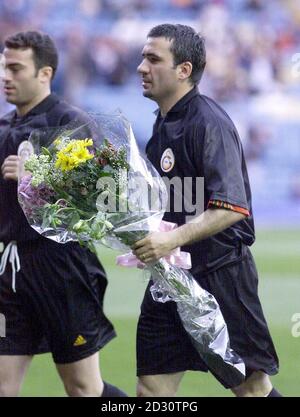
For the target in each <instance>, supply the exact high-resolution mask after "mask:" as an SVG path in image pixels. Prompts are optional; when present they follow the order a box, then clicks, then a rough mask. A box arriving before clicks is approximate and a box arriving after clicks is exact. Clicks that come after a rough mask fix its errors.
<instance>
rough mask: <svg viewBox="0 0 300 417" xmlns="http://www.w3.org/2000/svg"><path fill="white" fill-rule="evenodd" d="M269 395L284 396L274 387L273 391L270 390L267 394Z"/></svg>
mask: <svg viewBox="0 0 300 417" xmlns="http://www.w3.org/2000/svg"><path fill="white" fill-rule="evenodd" d="M267 397H282V395H280V394H279V392H278V391H276V389H275V388H273V389H272V391H271V392H270V394H269V395H267Z"/></svg>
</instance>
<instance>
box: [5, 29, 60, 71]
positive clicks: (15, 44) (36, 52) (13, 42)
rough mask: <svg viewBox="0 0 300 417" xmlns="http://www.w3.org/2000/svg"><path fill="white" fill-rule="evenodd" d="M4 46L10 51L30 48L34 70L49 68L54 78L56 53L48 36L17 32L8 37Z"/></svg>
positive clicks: (56, 61) (38, 33)
mask: <svg viewBox="0 0 300 417" xmlns="http://www.w3.org/2000/svg"><path fill="white" fill-rule="evenodd" d="M4 45H5V47H6V48H12V49H27V48H31V49H32V51H33V61H34V64H35V68H36V70H37V71H38V70H39V69H40V68H43V67H45V66H49V67H51V68H52V70H53V73H52V78H54V75H55V72H56V69H57V66H58V52H57V49H56V46H55V44H54V42H53V40H52V39H51V38H50V36H49V35H46V34H45V33H41V32H36V31H28V32H19V33H16V34H15V35H12V36H9V37H8V38H7V39H6V40H5V42H4Z"/></svg>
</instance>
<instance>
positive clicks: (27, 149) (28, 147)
mask: <svg viewBox="0 0 300 417" xmlns="http://www.w3.org/2000/svg"><path fill="white" fill-rule="evenodd" d="M33 154H34V149H33V146H32V144H31V142H29V141H28V140H24V141H23V142H21V143H20V145H19V148H18V155H19V156H20V158H21V159H22V161H23V162H25V161H27V159H28V158H29V157H30V156H31V155H33Z"/></svg>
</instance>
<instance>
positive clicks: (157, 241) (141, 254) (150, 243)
mask: <svg viewBox="0 0 300 417" xmlns="http://www.w3.org/2000/svg"><path fill="white" fill-rule="evenodd" d="M176 247H177V244H176V235H175V234H174V232H173V231H170V232H154V233H151V234H150V235H148V236H147V237H145V238H144V239H142V240H139V241H138V242H136V243H135V244H134V245H133V246H132V248H131V249H132V250H133V254H134V255H135V256H136V257H137V258H138V259H139V260H140V261H141V262H143V263H153V262H156V261H158V260H159V259H160V258H163V257H164V256H166V255H169V254H170V252H172V251H173V250H174V249H175V248H176Z"/></svg>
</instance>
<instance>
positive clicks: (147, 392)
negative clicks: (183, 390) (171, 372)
mask: <svg viewBox="0 0 300 417" xmlns="http://www.w3.org/2000/svg"><path fill="white" fill-rule="evenodd" d="M177 388H178V384H177V381H176V383H175V381H172V380H171V379H167V378H166V379H164V378H160V376H155V375H151V376H150V375H149V376H146V377H145V376H144V377H140V378H139V380H138V383H137V397H175V395H176V392H177Z"/></svg>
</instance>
